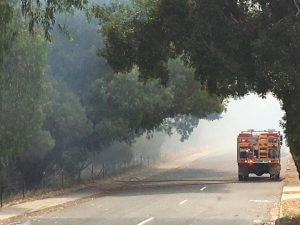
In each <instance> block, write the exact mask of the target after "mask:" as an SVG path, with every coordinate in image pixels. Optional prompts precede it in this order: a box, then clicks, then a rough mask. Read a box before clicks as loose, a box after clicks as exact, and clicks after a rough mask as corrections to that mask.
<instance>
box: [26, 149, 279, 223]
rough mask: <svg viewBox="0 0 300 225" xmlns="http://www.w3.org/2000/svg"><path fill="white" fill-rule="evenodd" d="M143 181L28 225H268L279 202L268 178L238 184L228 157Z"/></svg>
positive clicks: (232, 161)
mask: <svg viewBox="0 0 300 225" xmlns="http://www.w3.org/2000/svg"><path fill="white" fill-rule="evenodd" d="M170 180H173V181H170ZM179 180H185V181H179ZM187 180H190V181H187ZM206 180H220V181H219V182H217V181H215V182H207V181H206ZM146 181H147V182H143V183H134V184H131V185H129V186H127V187H126V188H125V189H123V190H120V191H117V192H114V193H111V194H109V195H108V196H105V197H101V198H97V199H95V200H92V201H89V202H86V203H83V204H79V205H77V206H74V207H70V208H66V209H63V210H61V211H57V212H54V213H50V214H48V215H43V216H40V217H38V218H34V219H33V220H31V221H27V224H31V225H54V224H59V225H69V224H72V225H144V224H146V225H155V224H159V225H235V224H236V225H248V224H249V225H250V224H262V223H263V222H265V223H267V224H268V223H269V222H271V221H272V216H271V214H270V211H271V209H272V207H273V206H274V204H276V203H278V202H279V200H280V193H281V187H282V182H271V181H269V180H268V177H267V176H265V177H261V178H256V177H252V178H250V181H248V182H238V181H237V179H236V164H235V159H234V158H232V155H229V154H226V155H222V154H221V155H220V154H217V153H212V154H209V155H207V156H203V157H200V158H198V159H196V160H194V161H192V162H191V163H190V164H188V165H187V164H186V165H185V166H184V167H179V168H174V169H161V170H160V171H157V174H156V175H153V176H151V177H148V178H147V179H146ZM151 181H153V182H151ZM273 211H274V212H275V213H277V212H278V211H276V210H273Z"/></svg>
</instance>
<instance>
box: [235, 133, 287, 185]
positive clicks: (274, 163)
mask: <svg viewBox="0 0 300 225" xmlns="http://www.w3.org/2000/svg"><path fill="white" fill-rule="evenodd" d="M281 145H282V135H281V134H280V132H279V131H275V130H271V129H270V130H265V131H254V130H248V131H242V132H241V133H240V134H239V135H238V137H237V163H238V176H239V180H248V177H249V174H250V173H254V174H256V175H257V176H261V175H263V174H265V173H267V174H270V178H271V179H272V180H279V178H280V169H281V166H280V148H281Z"/></svg>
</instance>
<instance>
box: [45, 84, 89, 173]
mask: <svg viewBox="0 0 300 225" xmlns="http://www.w3.org/2000/svg"><path fill="white" fill-rule="evenodd" d="M53 86H54V89H53V92H52V93H51V98H50V99H51V108H52V110H51V112H49V113H48V115H47V118H46V120H45V122H44V127H45V129H46V130H48V131H49V132H50V133H51V135H52V137H53V138H54V139H55V147H54V149H52V151H51V153H50V156H49V157H50V160H51V161H52V162H53V163H54V164H56V165H59V166H60V168H65V169H66V171H67V172H70V174H72V173H73V172H74V171H73V170H74V168H75V169H78V167H79V168H81V163H83V164H85V163H86V158H87V154H88V152H89V150H91V149H89V143H87V140H89V139H88V138H89V136H90V135H91V134H92V124H91V123H90V121H89V120H88V118H87V117H86V113H85V109H84V108H83V106H82V105H81V103H80V100H79V97H77V96H76V95H75V94H74V93H73V92H71V91H70V90H69V89H68V88H67V87H66V85H65V84H64V82H62V81H55V80H53ZM68 169H69V170H68ZM70 170H71V171H70ZM73 174H74V173H73Z"/></svg>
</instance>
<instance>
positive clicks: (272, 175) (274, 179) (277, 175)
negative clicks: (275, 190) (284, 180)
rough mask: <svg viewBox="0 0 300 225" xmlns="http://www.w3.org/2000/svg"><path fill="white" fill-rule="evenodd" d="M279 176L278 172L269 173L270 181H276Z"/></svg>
mask: <svg viewBox="0 0 300 225" xmlns="http://www.w3.org/2000/svg"><path fill="white" fill-rule="evenodd" d="M279 178H280V175H279V174H270V180H272V181H278V180H279Z"/></svg>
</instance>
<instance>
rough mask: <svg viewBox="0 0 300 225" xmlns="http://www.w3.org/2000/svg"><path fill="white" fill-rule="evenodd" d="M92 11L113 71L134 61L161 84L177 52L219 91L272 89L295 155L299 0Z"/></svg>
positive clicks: (299, 142)
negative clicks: (99, 28) (280, 108)
mask: <svg viewBox="0 0 300 225" xmlns="http://www.w3.org/2000/svg"><path fill="white" fill-rule="evenodd" d="M147 4H150V5H151V7H150V10H148V9H147V7H146V6H147ZM92 11H93V13H95V15H96V17H98V18H99V19H100V21H101V23H102V31H103V34H104V40H105V48H104V50H103V53H102V55H103V56H104V57H105V58H106V59H107V60H108V62H109V64H110V65H111V66H112V67H113V69H114V70H115V71H118V72H127V71H130V70H131V69H132V68H133V67H135V66H137V67H138V68H139V71H140V72H141V75H140V77H141V78H143V79H152V78H157V77H159V78H160V79H161V80H162V81H163V82H164V83H166V81H167V80H168V73H167V66H166V65H167V63H166V62H167V61H168V60H169V59H171V58H174V57H181V58H182V59H183V60H184V62H185V64H186V65H188V66H189V67H191V68H194V69H195V72H194V74H195V77H196V78H197V79H199V80H201V83H202V84H203V85H204V86H206V87H207V88H208V90H209V91H210V92H212V93H216V94H217V95H221V96H225V97H226V96H242V95H245V94H246V93H248V92H250V91H255V92H257V93H258V94H260V95H262V96H263V95H265V94H266V93H267V92H272V93H273V94H274V95H275V96H277V98H278V99H279V100H280V101H281V102H282V108H283V109H284V110H285V112H286V115H285V117H284V121H285V123H284V124H283V125H284V127H285V131H286V136H287V139H288V142H289V145H290V147H291V151H292V152H293V154H295V155H300V150H299V149H300V120H299V116H298V115H299V109H300V105H299V102H298V99H299V97H300V81H299V80H300V77H299V74H300V68H299V66H298V64H299V63H298V60H299V53H300V51H299V50H300V49H299V46H300V35H299V34H300V33H299V31H300V30H299V27H300V26H299V25H300V20H299V18H300V17H299V15H300V2H299V1H298V0H278V1H272V0H256V1H250V0H243V1H234V0H232V1H228V0H199V1H185V0H157V1H155V0H145V1H135V0H133V1H131V2H130V3H129V4H111V5H108V6H97V7H94V8H93V9H92ZM153 68H155V69H153ZM296 164H297V165H298V166H299V168H298V169H299V172H300V161H299V162H296Z"/></svg>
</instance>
